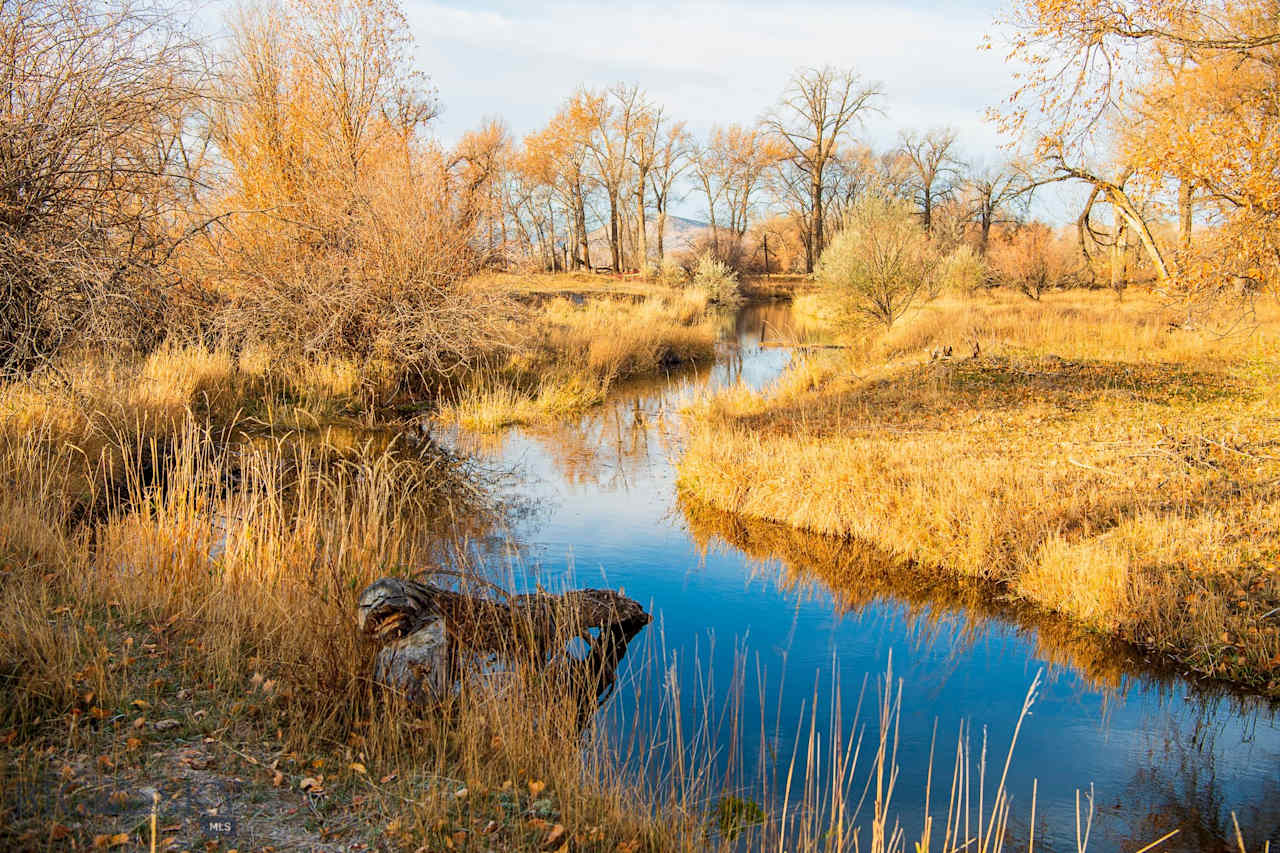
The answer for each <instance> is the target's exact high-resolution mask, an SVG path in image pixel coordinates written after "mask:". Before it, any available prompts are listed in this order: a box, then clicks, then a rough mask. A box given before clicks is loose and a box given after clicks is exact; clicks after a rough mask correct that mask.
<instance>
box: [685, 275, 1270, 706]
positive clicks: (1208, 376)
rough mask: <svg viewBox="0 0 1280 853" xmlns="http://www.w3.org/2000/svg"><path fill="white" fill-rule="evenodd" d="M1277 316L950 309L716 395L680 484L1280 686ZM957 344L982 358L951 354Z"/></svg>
mask: <svg viewBox="0 0 1280 853" xmlns="http://www.w3.org/2000/svg"><path fill="white" fill-rule="evenodd" d="M1229 319H1230V318H1223V324H1222V325H1223V326H1224V327H1225V326H1227V325H1229V323H1228V320H1229ZM1278 319H1280V312H1277V311H1276V310H1275V308H1274V306H1265V307H1264V309H1263V311H1262V312H1261V313H1259V314H1257V315H1256V321H1257V325H1256V326H1254V327H1251V328H1242V329H1241V330H1240V331H1239V332H1238V333H1236V334H1233V335H1228V336H1222V335H1220V334H1218V333H1217V332H1216V331H1215V330H1214V329H1213V328H1206V329H1203V330H1199V331H1195V330H1191V331H1188V330H1186V329H1184V328H1180V327H1177V326H1171V325H1170V322H1169V320H1168V318H1167V316H1165V315H1163V312H1162V310H1161V307H1160V306H1159V305H1158V303H1156V302H1155V301H1154V300H1152V299H1139V298H1128V299H1126V300H1125V301H1124V302H1117V301H1116V299H1115V297H1114V296H1111V295H1100V294H1062V295H1056V294H1052V295H1046V296H1045V297H1044V298H1043V299H1042V300H1041V301H1040V302H1031V301H1029V300H1018V299H1015V298H1010V297H1007V296H993V297H989V298H987V299H976V300H973V301H962V300H948V301H942V302H939V303H936V304H931V305H927V306H925V307H924V308H922V309H919V310H917V311H916V312H914V314H913V315H912V316H910V317H908V318H907V320H906V321H904V322H902V323H901V324H900V325H899V326H898V327H896V328H895V329H894V330H893V331H892V332H891V333H890V334H889V335H887V336H884V337H878V338H873V339H865V340H855V341H851V342H850V349H848V350H846V351H843V352H840V353H838V354H835V355H827V356H815V357H812V358H810V359H808V360H806V361H803V362H801V363H800V364H798V365H797V366H796V367H795V368H794V369H793V370H792V371H791V372H790V373H789V374H788V375H787V376H785V377H784V378H783V380H782V381H781V382H780V383H779V384H778V386H777V387H776V388H774V389H773V390H772V391H771V392H768V393H764V394H755V393H752V392H750V391H748V390H745V389H741V388H740V389H733V390H731V391H729V392H726V393H725V394H723V395H721V396H720V397H719V398H717V399H715V400H713V401H711V402H710V403H708V404H706V405H705V406H703V407H701V408H700V409H698V410H696V411H695V412H694V417H693V419H692V420H693V426H692V434H691V437H690V441H689V444H688V448H687V451H686V453H685V455H684V457H683V459H682V460H681V462H680V480H679V487H680V489H681V490H682V491H683V492H684V493H686V494H687V495H689V496H691V497H693V498H695V499H697V500H699V501H701V502H704V503H707V504H710V505H712V506H715V507H718V508H720V509H724V510H728V511H731V512H735V513H740V514H743V515H745V516H748V517H753V518H761V519H767V520H771V521H778V522H781V523H784V524H789V525H793V526H796V527H801V528H805V529H807V530H811V531H815V532H818V533H822V534H826V535H831V536H837V537H846V538H858V539H865V540H867V541H868V542H871V543H874V544H875V545H876V546H878V547H879V548H881V549H883V550H885V551H887V552H889V553H891V554H893V555H895V556H897V557H900V558H903V559H907V560H910V561H913V562H915V563H918V564H921V565H923V566H927V567H931V568H934V569H942V570H944V571H950V572H956V573H959V574H961V575H971V576H975V577H980V578H986V579H990V580H992V581H994V582H996V583H998V584H1000V585H1001V586H1002V587H1003V588H1004V589H1006V590H1007V591H1008V592H1010V593H1013V594H1014V595H1016V596H1018V597H1020V598H1022V599H1024V600H1026V601H1028V602H1031V603H1033V604H1035V605H1037V606H1040V607H1044V608H1046V609H1048V610H1052V611H1057V612H1060V613H1062V614H1064V615H1067V616H1069V617H1071V618H1072V619H1074V620H1077V621H1078V622H1079V623H1081V624H1082V625H1084V626H1087V627H1089V628H1091V629H1094V630H1098V631H1102V632H1106V633H1112V634H1116V635H1118V636H1121V637H1123V638H1125V639H1127V640H1130V641H1132V642H1135V643H1138V644H1141V645H1143V646H1146V647H1148V648H1150V649H1153V650H1156V651H1158V652H1160V653H1163V654H1167V655H1170V656H1172V657H1174V658H1176V659H1177V660H1178V661H1179V662H1180V663H1181V664H1183V665H1185V666H1187V667H1189V668H1190V669H1192V670H1194V671H1196V672H1199V673H1203V674H1206V675H1211V676H1214V677H1218V678H1226V679H1231V680H1235V681H1239V682H1242V683H1245V684H1248V685H1250V686H1252V687H1254V688H1256V689H1259V690H1262V691H1266V692H1271V693H1275V692H1277V691H1280V621H1277V619H1276V616H1277V614H1278V613H1280V611H1278V610H1276V608H1277V607H1280V578H1277V576H1276V573H1275V572H1274V568H1273V566H1274V558H1275V555H1276V554H1277V553H1278V552H1280V538H1278V537H1277V531H1278V530H1280V526H1278V524H1277V522H1280V453H1277V448H1278V447H1280V421H1278V420H1277V419H1276V417H1275V412H1276V411H1277V405H1280V398H1277V395H1276V388H1277V385H1276V379H1277V378H1278V376H1280V360H1278V359H1277V353H1278V352H1280V347H1277V340H1278V334H1280V323H1278V322H1277V320H1278ZM975 341H976V342H978V344H979V345H980V347H981V354H980V356H979V357H978V358H970V357H969V354H970V352H971V345H972V343H973V342H975ZM945 345H951V346H953V348H954V351H955V352H956V353H957V354H961V355H960V357H955V358H951V359H945V360H941V361H936V362H932V363H931V362H930V361H929V353H930V351H931V350H934V349H937V348H939V347H940V346H945Z"/></svg>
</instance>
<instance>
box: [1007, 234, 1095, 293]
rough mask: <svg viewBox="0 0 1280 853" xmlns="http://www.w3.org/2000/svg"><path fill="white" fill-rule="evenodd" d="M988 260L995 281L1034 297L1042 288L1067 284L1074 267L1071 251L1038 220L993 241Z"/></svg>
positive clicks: (1046, 288)
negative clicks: (1004, 237) (1003, 238)
mask: <svg viewBox="0 0 1280 853" xmlns="http://www.w3.org/2000/svg"><path fill="white" fill-rule="evenodd" d="M987 263H988V264H989V265H990V267H991V273H992V277H993V278H994V279H995V281H996V282H997V283H998V284H1001V285H1003V286H1005V287H1010V288H1013V289H1014V290H1017V291H1018V292H1020V293H1022V294H1024V295H1026V296H1028V297H1029V298H1031V299H1037V300H1038V299H1039V298H1040V296H1041V295H1042V294H1043V293H1044V292H1045V291H1047V290H1052V289H1054V288H1057V287H1063V286H1065V285H1067V284H1068V283H1069V282H1070V280H1071V278H1072V276H1073V275H1074V272H1075V270H1076V267H1077V264H1076V262H1075V259H1074V258H1073V257H1072V253H1071V251H1070V250H1069V249H1068V248H1067V247H1065V246H1063V245H1062V244H1061V242H1060V241H1058V240H1057V239H1056V238H1055V236H1054V233H1053V230H1052V229H1050V228H1049V226H1047V225H1045V224H1043V223H1040V222H1032V223H1031V224H1029V225H1024V226H1022V227H1021V228H1019V229H1018V230H1017V231H1015V232H1014V233H1013V234H1012V235H1010V237H1009V239H1008V240H1002V241H999V242H997V243H994V244H993V245H992V246H991V247H990V249H989V250H988V251H987Z"/></svg>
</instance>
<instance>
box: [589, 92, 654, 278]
mask: <svg viewBox="0 0 1280 853" xmlns="http://www.w3.org/2000/svg"><path fill="white" fill-rule="evenodd" d="M581 95H582V102H583V104H584V108H585V111H586V117H587V125H588V127H589V128H590V133H589V135H588V136H587V150H588V151H589V152H590V154H591V160H592V163H593V166H594V170H593V175H594V177H595V180H596V181H597V182H598V184H599V186H600V188H601V190H602V191H603V193H604V197H605V200H606V201H607V203H608V223H607V226H608V228H607V230H608V236H609V251H610V254H611V256H612V266H613V269H614V270H615V271H620V270H621V269H622V264H623V254H622V234H623V219H624V213H623V201H624V196H625V194H626V186H627V184H628V181H629V179H630V170H631V155H632V146H633V145H634V144H635V142H636V135H637V130H638V129H639V128H642V127H644V126H645V125H646V124H647V123H648V122H650V121H652V112H653V108H652V106H651V105H650V104H649V103H648V101H647V100H646V99H645V97H644V94H643V92H641V91H640V87H639V86H636V85H629V84H623V83H619V84H617V85H615V86H612V87H611V88H609V89H608V90H607V91H605V92H598V93H592V92H583V93H581Z"/></svg>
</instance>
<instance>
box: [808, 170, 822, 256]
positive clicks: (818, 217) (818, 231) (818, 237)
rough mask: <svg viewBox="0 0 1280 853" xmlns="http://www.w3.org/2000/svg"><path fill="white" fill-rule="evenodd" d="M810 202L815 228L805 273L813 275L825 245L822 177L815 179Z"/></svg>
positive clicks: (812, 232) (810, 192) (810, 242)
mask: <svg viewBox="0 0 1280 853" xmlns="http://www.w3.org/2000/svg"><path fill="white" fill-rule="evenodd" d="M809 200H810V203H812V204H813V227H812V228H811V229H810V234H809V247H808V249H807V251H806V252H805V272H810V273H811V272H813V267H814V265H815V264H816V263H817V261H818V258H820V257H822V249H823V246H824V243H825V235H824V233H823V229H824V228H825V227H826V223H825V222H823V215H822V179H821V178H820V177H815V178H814V179H813V182H812V184H811V186H810V188H809Z"/></svg>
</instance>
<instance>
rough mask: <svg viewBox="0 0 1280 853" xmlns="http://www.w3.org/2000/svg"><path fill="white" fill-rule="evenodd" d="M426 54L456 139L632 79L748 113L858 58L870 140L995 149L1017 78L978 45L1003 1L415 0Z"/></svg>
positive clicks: (668, 102) (699, 104)
mask: <svg viewBox="0 0 1280 853" xmlns="http://www.w3.org/2000/svg"><path fill="white" fill-rule="evenodd" d="M405 9H406V12H407V14H408V18H409V21H410V25H411V27H412V28H413V33H414V37H415V39H416V41H417V46H418V59H419V65H420V67H421V68H422V69H424V70H425V71H427V73H429V74H430V75H431V77H432V80H433V81H434V83H435V85H436V87H437V88H438V89H439V95H440V99H441V101H442V103H443V105H444V108H445V112H444V114H443V115H442V117H441V119H440V123H439V127H438V131H439V133H440V134H441V136H442V137H443V138H445V139H446V140H448V139H451V138H456V137H457V135H459V134H461V133H462V132H464V131H465V130H467V129H468V128H470V127H474V126H475V125H477V124H479V123H480V122H481V120H482V119H484V118H486V117H490V116H501V117H503V118H504V119H505V120H506V121H507V123H508V125H509V126H510V127H511V129H512V130H513V131H514V132H515V133H516V134H517V135H521V134H523V133H526V132H528V131H530V130H533V129H534V128H536V127H537V126H539V125H540V124H542V123H543V122H545V121H546V119H547V118H549V117H550V115H551V113H552V112H554V110H555V109H556V107H557V106H558V105H559V104H560V103H561V102H562V101H563V100H564V99H565V98H566V97H568V95H569V94H570V93H571V92H572V91H573V90H574V89H575V88H576V87H577V86H579V85H583V84H585V85H587V86H589V87H602V86H607V85H610V84H612V83H616V82H626V83H638V84H639V85H640V86H641V88H643V89H645V90H646V91H647V92H648V93H649V94H650V96H651V97H652V99H653V100H654V101H655V102H657V103H659V104H662V105H664V106H665V107H666V108H667V110H668V112H669V113H670V115H672V116H674V117H678V118H680V119H683V120H685V121H687V122H688V123H689V125H690V127H691V128H692V129H693V130H695V131H705V130H706V129H707V128H708V127H710V125H712V124H716V123H727V122H732V121H737V122H743V123H749V122H751V121H753V120H754V119H755V118H757V117H759V116H760V114H761V113H763V112H764V111H765V110H766V109H767V108H768V107H769V106H770V105H772V104H773V103H774V102H776V101H777V99H778V96H779V95H780V94H781V92H782V90H783V88H784V86H785V85H786V82H787V79H788V77H790V75H791V74H792V73H793V72H794V71H795V70H796V69H798V68H802V67H805V66H814V65H824V64H831V65H835V66H839V67H852V68H854V69H855V70H857V71H858V72H859V73H860V74H861V75H862V76H863V78H864V79H865V80H867V81H868V82H876V83H879V84H880V87H881V88H882V89H883V91H884V92H885V97H884V98H883V99H882V101H881V103H882V106H883V107H884V110H885V115H884V116H875V117H872V118H871V119H870V120H869V121H868V123H867V127H866V128H865V131H864V133H865V135H866V138H867V139H868V141H870V142H872V143H873V144H875V145H877V147H882V146H888V145H890V144H892V143H893V141H894V140H895V138H896V135H897V131H898V129H900V128H918V129H926V128H930V127H935V126H950V127H954V128H955V129H956V130H957V131H958V132H959V133H960V139H961V143H962V144H963V146H964V147H965V148H966V149H973V151H974V152H975V153H976V152H977V151H980V150H987V149H991V148H994V147H995V146H996V145H997V144H998V141H999V140H998V137H997V136H996V134H995V132H994V129H993V128H991V127H990V126H989V125H988V124H987V123H986V122H985V121H984V120H983V115H984V112H985V110H986V108H987V107H989V106H992V105H995V104H997V103H998V102H999V101H1000V100H1001V99H1003V98H1005V97H1006V96H1007V95H1008V94H1009V91H1010V90H1011V88H1012V81H1011V79H1010V76H1009V73H1008V71H1007V69H1006V68H1005V66H1004V63H1003V56H1002V52H1001V51H999V50H991V51H983V50H980V49H979V45H980V44H981V42H982V41H983V37H984V35H985V34H987V33H988V32H990V31H991V30H992V21H993V19H994V17H995V16H996V14H997V13H998V12H999V11H1000V9H999V6H998V5H997V4H996V3H953V4H946V8H942V7H941V4H925V3H913V4H890V3H880V2H844V3H834V2H811V3H799V4H792V3H788V4H771V3H760V2H751V0H748V2H736V3H727V2H718V0H713V2H694V3H678V4H661V3H647V4H620V3H614V2H609V3H578V2H552V3H502V2H496V3H495V2H471V3H460V2H455V3H446V2H430V0H408V2H407V3H406V6H405Z"/></svg>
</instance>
